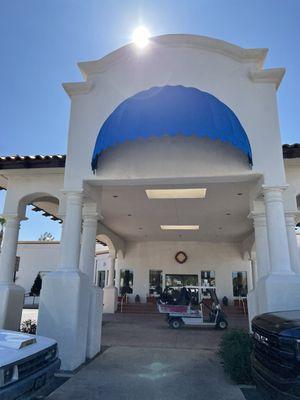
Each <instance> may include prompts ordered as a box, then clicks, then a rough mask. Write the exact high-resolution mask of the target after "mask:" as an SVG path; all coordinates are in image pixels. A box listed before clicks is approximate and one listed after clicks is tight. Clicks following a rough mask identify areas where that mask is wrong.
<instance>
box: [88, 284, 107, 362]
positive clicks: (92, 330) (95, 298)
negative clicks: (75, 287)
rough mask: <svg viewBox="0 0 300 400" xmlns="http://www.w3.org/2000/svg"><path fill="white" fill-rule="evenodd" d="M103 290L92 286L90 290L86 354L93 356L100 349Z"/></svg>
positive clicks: (89, 356)
mask: <svg viewBox="0 0 300 400" xmlns="http://www.w3.org/2000/svg"><path fill="white" fill-rule="evenodd" d="M102 312H103V290H102V289H100V288H99V287H96V286H93V287H92V288H91V291H90V306H89V323H88V335H87V346H86V356H87V358H93V357H95V356H96V355H97V354H98V353H99V352H100V349H101V328H102Z"/></svg>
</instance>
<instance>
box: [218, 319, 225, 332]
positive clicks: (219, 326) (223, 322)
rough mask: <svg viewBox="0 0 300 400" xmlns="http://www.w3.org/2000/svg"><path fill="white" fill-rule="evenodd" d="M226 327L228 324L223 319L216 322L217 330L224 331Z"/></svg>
mask: <svg viewBox="0 0 300 400" xmlns="http://www.w3.org/2000/svg"><path fill="white" fill-rule="evenodd" d="M227 326H228V322H227V321H226V320H225V319H221V320H220V321H218V322H217V325H216V328H217V329H221V330H223V329H226V328H227Z"/></svg>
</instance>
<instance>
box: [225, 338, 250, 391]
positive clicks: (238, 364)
mask: <svg viewBox="0 0 300 400" xmlns="http://www.w3.org/2000/svg"><path fill="white" fill-rule="evenodd" d="M251 351H252V340H251V337H250V335H249V334H248V333H245V332H244V331H242V330H233V331H230V332H228V333H226V334H224V336H223V337H222V340H221V343H220V349H219V355H220V356H221V358H222V361H223V366H224V370H225V372H226V373H227V374H229V376H230V378H231V379H232V380H233V381H235V382H236V383H239V384H249V383H251V382H252V377H251V363H250V355H251Z"/></svg>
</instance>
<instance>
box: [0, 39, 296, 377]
mask: <svg viewBox="0 0 300 400" xmlns="http://www.w3.org/2000/svg"><path fill="white" fill-rule="evenodd" d="M266 54H267V50H266V49H242V48H240V47H238V46H235V45H232V44H229V43H225V42H223V41H220V40H215V39H210V38H206V37H201V36H193V35H165V36H160V37H157V38H153V39H152V40H151V41H150V43H149V45H148V46H147V47H146V48H145V49H143V50H141V49H137V48H136V47H135V46H134V45H133V44H131V45H127V46H125V47H123V48H121V49H119V50H117V51H115V52H113V53H111V54H109V55H107V56H106V57H104V58H102V59H101V60H97V61H90V62H83V63H79V68H80V70H81V72H82V74H83V77H84V81H83V82H77V83H66V84H64V85H63V86H64V89H65V91H66V92H67V93H68V95H69V96H70V98H71V114H70V125H69V133H68V149H67V156H66V159H65V157H64V156H58V155H57V156H45V157H42V156H38V157H32V158H30V157H23V158H22V157H7V158H5V157H3V158H2V161H1V168H2V170H3V171H2V175H1V178H0V179H2V181H1V182H0V184H1V186H3V187H5V188H6V189H7V196H6V202H5V209H4V216H5V218H6V228H5V233H4V237H3V243H2V252H1V265H0V282H1V285H0V301H1V303H2V304H5V306H4V307H3V309H2V310H1V311H0V326H2V327H9V328H17V326H18V323H19V320H20V315H21V309H22V304H23V294H24V290H23V289H22V288H21V287H19V286H18V285H16V284H14V283H13V265H14V262H15V256H16V248H17V238H18V229H19V221H20V219H22V218H25V210H26V206H27V205H28V204H34V205H35V206H37V207H39V208H41V209H43V210H46V211H47V212H48V213H49V214H50V215H52V216H54V217H55V218H59V219H61V220H62V221H63V230H62V238H61V249H60V261H59V264H58V267H57V270H56V271H55V272H53V273H50V274H47V275H46V276H45V278H44V281H43V288H42V293H41V299H40V309H39V321H38V333H39V334H43V335H46V336H51V337H54V338H55V339H57V340H58V342H59V345H60V352H61V358H62V368H63V369H69V370H73V369H75V368H76V367H78V366H79V365H80V364H82V363H83V362H84V361H85V359H86V357H92V356H93V355H95V354H96V353H97V352H98V351H99V349H100V339H101V313H102V310H101V304H102V299H101V296H102V289H101V288H99V287H97V286H96V285H95V284H94V278H95V275H94V252H95V242H96V239H97V240H98V241H101V242H103V243H105V244H106V245H107V247H108V250H109V256H110V261H109V273H108V280H107V286H106V287H105V288H104V289H103V296H104V309H105V311H106V312H114V311H115V310H116V306H117V293H118V289H117V288H116V285H117V284H118V283H119V282H120V285H121V286H125V287H126V288H127V289H126V290H127V291H129V292H130V291H132V293H131V292H130V294H131V295H132V296H134V295H136V294H139V295H140V297H141V298H142V299H143V300H144V301H145V300H146V297H147V296H148V295H151V294H153V292H154V291H155V288H156V287H157V286H160V284H162V285H164V284H166V281H167V284H171V285H175V284H180V282H181V283H185V284H186V283H188V284H189V283H197V284H204V285H207V284H211V285H213V284H214V285H215V286H216V287H217V290H218V291H219V296H223V295H226V296H228V297H230V298H234V297H235V295H246V294H247V292H248V294H247V299H248V305H249V315H250V318H251V317H253V316H254V315H256V314H258V313H262V312H266V311H274V310H286V309H295V308H299V306H300V291H299V290H298V287H299V284H300V275H299V272H300V264H299V252H298V248H297V239H296V232H295V226H296V224H297V223H298V222H299V216H298V207H299V201H298V204H297V198H298V197H297V196H298V195H299V193H300V151H299V146H298V145H290V146H284V148H282V144H281V137H280V129H279V121H278V110H277V103H276V90H277V88H278V86H279V85H280V82H281V79H282V77H283V75H284V69H282V68H272V69H264V68H263V63H264V59H265V57H266ZM283 154H284V157H283ZM298 199H299V198H298ZM178 253H179V254H178ZM175 257H176V258H175ZM183 261H185V262H183ZM150 286H151V287H150ZM234 287H236V290H235V292H234ZM151 291H152V293H151ZM62 304H63V305H64V306H63V307H62Z"/></svg>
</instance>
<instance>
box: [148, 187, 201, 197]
mask: <svg viewBox="0 0 300 400" xmlns="http://www.w3.org/2000/svg"><path fill="white" fill-rule="evenodd" d="M146 194H147V196H148V199H204V197H205V196H206V188H192V189H146Z"/></svg>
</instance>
